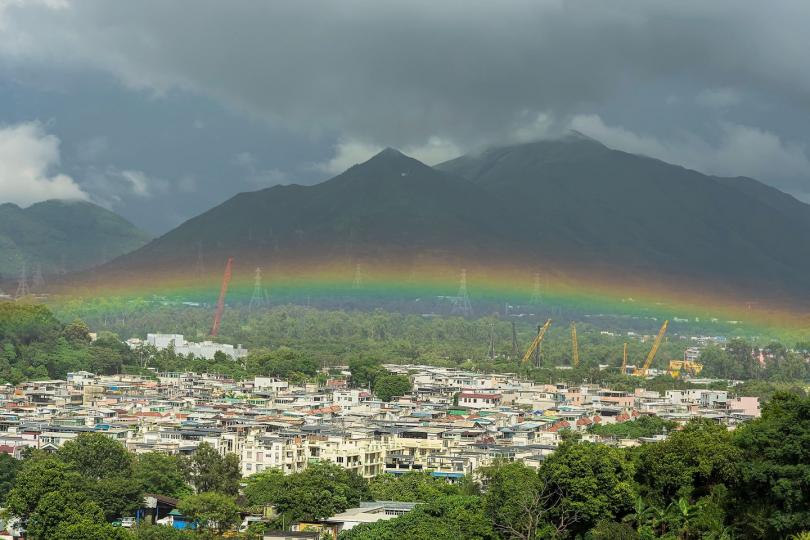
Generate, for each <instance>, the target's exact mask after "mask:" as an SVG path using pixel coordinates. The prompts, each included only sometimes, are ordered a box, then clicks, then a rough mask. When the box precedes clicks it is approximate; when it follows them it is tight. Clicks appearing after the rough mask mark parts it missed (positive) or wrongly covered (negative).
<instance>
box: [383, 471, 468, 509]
mask: <svg viewBox="0 0 810 540" xmlns="http://www.w3.org/2000/svg"><path fill="white" fill-rule="evenodd" d="M369 489H370V490H371V495H372V496H373V498H374V500H376V501H405V502H430V501H433V500H436V499H438V498H439V497H444V496H447V495H459V494H460V493H459V488H458V487H457V486H455V485H452V484H449V483H447V482H446V481H445V480H442V479H439V478H434V477H433V476H431V475H430V473H427V472H417V471H412V472H407V473H405V474H403V475H402V476H394V475H392V474H382V475H380V476H377V477H375V478H373V479H372V480H371V481H370V482H369Z"/></svg>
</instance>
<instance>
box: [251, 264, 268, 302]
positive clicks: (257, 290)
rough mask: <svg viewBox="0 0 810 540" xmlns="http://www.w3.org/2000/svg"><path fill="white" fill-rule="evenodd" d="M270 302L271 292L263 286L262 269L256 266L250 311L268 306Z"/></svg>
mask: <svg viewBox="0 0 810 540" xmlns="http://www.w3.org/2000/svg"><path fill="white" fill-rule="evenodd" d="M269 303H270V293H268V292H267V290H266V289H265V288H264V287H262V269H261V268H260V267H258V266H257V267H256V273H255V274H254V277H253V296H251V297H250V304H248V311H253V310H254V309H260V308H266V307H267V305H268V304H269Z"/></svg>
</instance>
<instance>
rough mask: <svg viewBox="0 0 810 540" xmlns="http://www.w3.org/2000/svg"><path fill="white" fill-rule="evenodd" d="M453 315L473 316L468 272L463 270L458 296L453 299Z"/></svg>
mask: <svg viewBox="0 0 810 540" xmlns="http://www.w3.org/2000/svg"><path fill="white" fill-rule="evenodd" d="M453 314H454V315H462V316H464V317H470V316H471V315H472V305H471V304H470V295H469V294H467V270H466V269H465V268H462V269H461V279H460V280H459V284H458V294H457V295H456V297H455V298H454V299H453Z"/></svg>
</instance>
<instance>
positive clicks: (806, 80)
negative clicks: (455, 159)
mask: <svg viewBox="0 0 810 540" xmlns="http://www.w3.org/2000/svg"><path fill="white" fill-rule="evenodd" d="M0 5H2V4H0ZM809 23H810V3H808V2H806V1H804V0H786V1H783V2H761V1H753V0H714V1H711V2H707V1H705V0H681V1H678V2H672V1H655V0H624V1H621V0H618V1H615V2H604V1H603V0H581V1H563V0H558V1H551V0H548V1H543V0H531V1H506V0H505V1H498V2H492V1H473V0H463V1H462V0H448V1H439V0H430V1H428V0H411V1H408V2H382V1H380V0H362V1H361V0H341V1H339V2H334V1H325V0H324V1H307V2H301V1H274V2H264V1H255V2H249V1H241V2H221V1H216V0H209V1H205V0H194V1H191V0H189V1H173V2H165V1H162V0H152V1H149V0H140V1H138V2H108V1H106V0H82V1H76V2H71V1H69V0H42V1H35V0H32V1H29V2H15V1H12V2H11V3H10V4H7V5H6V7H5V9H3V8H0V38H2V41H3V45H4V46H3V47H2V48H0V62H2V63H4V64H5V65H7V66H12V68H13V67H14V66H25V67H26V69H32V70H35V69H41V70H47V69H49V68H50V67H52V66H58V67H59V68H60V69H66V70H75V71H82V70H96V71H101V72H106V73H112V74H113V75H114V76H115V77H117V78H118V79H119V80H120V81H122V82H123V84H124V85H125V86H126V87H128V88H130V89H134V90H135V91H136V93H143V92H146V93H147V94H148V95H152V96H153V99H155V100H156V101H158V100H162V99H167V96H169V97H171V96H174V97H176V96H177V95H178V92H180V95H182V94H183V93H188V94H197V95H201V96H207V97H208V98H210V99H214V100H215V101H216V102H218V103H221V104H223V105H224V106H226V107H229V108H232V109H233V110H236V111H239V112H240V113H246V114H245V118H261V119H262V120H263V121H266V122H267V123H268V124H269V125H272V126H274V127H275V128H276V129H280V128H283V129H285V130H289V132H290V133H296V134H297V136H298V137H302V136H303V137H310V138H311V140H313V141H320V144H323V142H322V141H324V140H331V141H333V143H334V144H335V153H336V155H334V156H323V157H322V161H321V162H319V163H309V164H306V163H299V164H298V166H299V169H301V170H303V169H304V168H305V167H306V166H309V169H308V170H310V171H312V170H318V171H329V172H333V171H335V170H336V169H338V168H340V167H342V166H344V165H345V164H351V163H352V162H354V161H356V160H359V159H362V158H364V157H366V155H367V154H368V153H370V152H373V151H375V150H376V149H377V148H379V147H380V146H383V145H394V146H398V147H401V148H405V149H406V150H410V151H411V152H412V153H414V154H415V155H417V157H420V156H425V158H426V159H428V156H429V159H428V161H430V160H433V161H438V160H440V159H441V158H443V157H451V155H450V154H452V153H453V152H458V151H460V150H465V149H469V148H473V147H475V146H478V145H480V144H484V143H490V142H502V141H510V140H516V139H518V140H520V139H527V138H532V137H538V136H544V135H548V134H553V133H555V132H558V131H560V130H561V129H566V128H570V127H577V128H579V129H581V130H583V131H586V132H588V133H589V134H591V135H595V136H598V137H599V138H601V139H602V140H603V141H604V142H606V143H608V144H611V145H613V146H616V147H620V148H623V149H626V150H629V151H637V152H643V153H648V154H650V155H653V156H655V157H660V158H662V159H669V160H677V161H678V162H679V163H682V164H685V165H687V166H691V167H694V168H697V169H700V170H704V171H706V172H711V173H716V174H748V175H759V176H762V174H763V172H764V173H765V176H766V177H765V178H763V179H765V180H769V181H772V182H773V183H776V184H778V185H781V186H783V187H786V188H789V189H791V190H792V191H793V192H794V193H797V194H803V193H810V187H808V186H807V183H806V178H807V175H808V174H810V162H809V161H808V160H807V157H806V153H805V149H804V144H805V143H806V141H803V140H797V137H796V135H795V133H794V131H793V130H792V128H790V126H791V125H795V124H796V120H795V118H796V114H795V113H796V112H799V113H800V114H804V115H806V114H807V113H808V112H810V97H808V96H810V70H807V69H805V68H804V65H805V63H806V60H805V57H806V54H807V51H808V50H810V32H807V31H806V30H807V27H808V24H809ZM668 86H671V87H672V88H673V90H671V89H669V88H668ZM642 107H646V109H645V110H644V112H640V111H641V108H642ZM754 110H767V111H768V112H767V114H763V115H761V116H760V117H756V118H754V117H752V115H753V113H752V112H751V111H754ZM752 119H753V120H754V122H752ZM662 126H670V127H671V129H669V130H668V129H666V128H665V127H662ZM786 134H787V135H786ZM97 135H98V136H99V137H101V136H104V135H105V133H103V132H100V133H99V134H97ZM225 136H226V137H227V134H225ZM801 136H804V135H801ZM99 140H101V139H99ZM299 140H300V139H299ZM78 143H79V142H78V141H76V144H78ZM84 150H88V151H89V152H85V154H88V155H92V151H95V150H96V148H95V147H93V145H91V144H89V143H85V148H84ZM753 150H756V152H754V151H753ZM243 151H244V152H247V151H248V149H241V150H236V151H234V152H233V153H231V154H230V155H229V157H228V158H226V161H227V162H228V163H230V164H232V165H233V164H234V163H237V162H236V161H235V160H234V158H233V156H236V155H238V153H239V152H243ZM251 152H252V155H253V156H257V155H259V154H258V153H257V152H255V151H251ZM738 158H739V159H738ZM234 166H235V167H239V165H238V163H237V165H234ZM241 167H242V169H245V170H246V168H245V167H244V166H243V165H242V166H241ZM251 167H254V169H251V171H253V172H252V173H251V174H252V176H253V177H254V178H253V181H254V183H260V181H261V183H266V182H271V181H274V180H273V178H282V177H283V178H288V177H289V176H290V171H289V170H282V169H279V168H278V167H277V166H276V164H262V165H259V164H256V165H255V166H254V165H253V164H251ZM259 167H261V168H259ZM780 167H781V168H780ZM129 168H133V169H136V170H141V169H143V170H152V169H151V168H150V167H149V166H148V164H144V165H143V166H140V167H138V166H136V165H129ZM251 171H248V172H249V173H250V172H251ZM258 171H263V172H267V173H269V172H272V173H273V174H272V175H271V174H262V175H259V174H258ZM192 173H193V172H192ZM193 174H195V178H196V180H195V182H196V184H197V185H200V183H201V182H203V183H204V182H205V178H204V177H201V176H199V173H193ZM184 175H185V173H183V172H177V173H176V174H172V173H165V172H162V171H157V172H156V173H155V174H154V176H156V177H166V178H168V177H176V178H181V177H186V178H187V177H188V176H187V175H185V176H184ZM249 176H250V175H249ZM257 178H259V179H260V181H259V180H257ZM247 182H248V183H250V182H251V180H250V179H248V180H247ZM130 187H131V186H130ZM215 202H217V201H212V204H213V203H215Z"/></svg>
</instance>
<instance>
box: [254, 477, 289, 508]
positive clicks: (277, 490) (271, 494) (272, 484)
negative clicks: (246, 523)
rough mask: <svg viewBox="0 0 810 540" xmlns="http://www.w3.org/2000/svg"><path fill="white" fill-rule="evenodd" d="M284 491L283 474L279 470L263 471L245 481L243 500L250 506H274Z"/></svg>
mask: <svg viewBox="0 0 810 540" xmlns="http://www.w3.org/2000/svg"><path fill="white" fill-rule="evenodd" d="M284 489H285V480H284V473H283V472H281V471H280V470H279V469H265V470H263V471H262V472H259V473H256V474H253V475H250V476H248V477H247V478H246V479H245V489H244V492H245V498H246V499H247V501H248V503H249V504H250V505H252V506H264V505H267V504H275V502H276V501H277V500H278V499H279V495H280V494H281V492H282V491H283V490H284Z"/></svg>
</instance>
